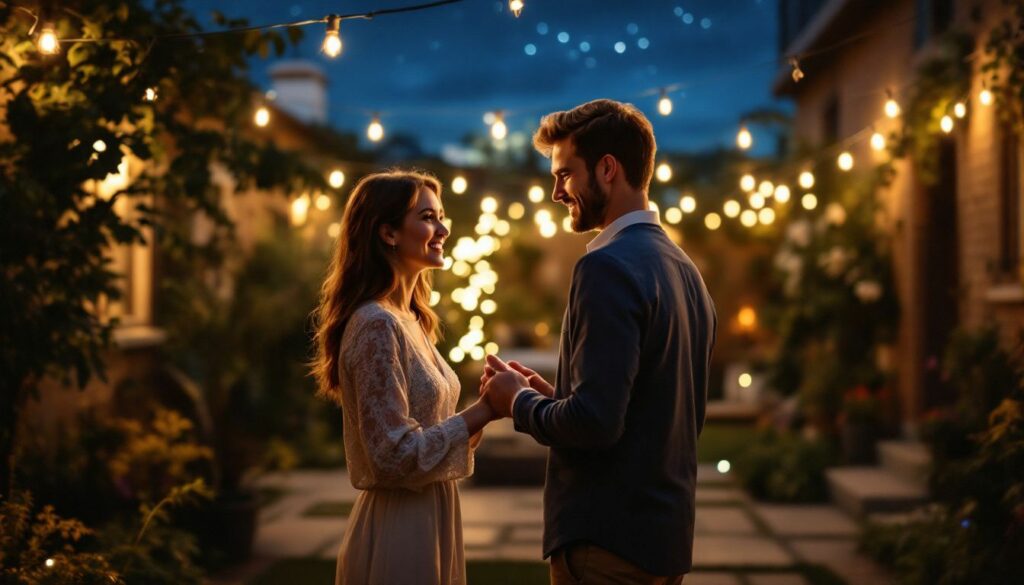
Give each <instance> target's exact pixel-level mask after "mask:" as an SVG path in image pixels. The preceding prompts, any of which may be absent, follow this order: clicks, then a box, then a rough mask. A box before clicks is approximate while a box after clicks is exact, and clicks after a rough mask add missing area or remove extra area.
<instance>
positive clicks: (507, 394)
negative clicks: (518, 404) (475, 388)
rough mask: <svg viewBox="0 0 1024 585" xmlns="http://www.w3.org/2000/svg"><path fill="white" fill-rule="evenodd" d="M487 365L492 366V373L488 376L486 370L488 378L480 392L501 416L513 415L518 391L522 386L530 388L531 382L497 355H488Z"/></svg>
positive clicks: (485, 375) (485, 374)
mask: <svg viewBox="0 0 1024 585" xmlns="http://www.w3.org/2000/svg"><path fill="white" fill-rule="evenodd" d="M487 366H488V367H490V368H491V370H492V375H491V376H489V377H488V375H487V372H486V370H485V372H484V377H485V378H488V379H487V381H486V383H484V384H483V385H482V386H481V387H480V392H481V394H483V397H484V399H486V400H487V402H488V403H489V404H490V405H491V408H493V409H494V411H495V412H496V413H497V414H498V415H499V416H502V417H508V416H512V401H513V400H514V399H515V397H516V393H518V392H519V390H520V389H522V388H528V387H529V386H530V382H529V380H527V379H526V376H524V375H523V374H521V373H519V372H518V371H516V370H513V369H512V368H510V367H509V366H508V364H506V363H505V362H503V361H501V360H500V359H498V357H497V356H493V355H489V356H487ZM481 380H483V379H481Z"/></svg>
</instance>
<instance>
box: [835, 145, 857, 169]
mask: <svg viewBox="0 0 1024 585" xmlns="http://www.w3.org/2000/svg"><path fill="white" fill-rule="evenodd" d="M836 164H837V165H839V169H840V170H842V171H849V170H850V169H852V168H853V155H852V154H850V151H848V150H844V151H843V152H842V154H840V155H839V158H837V159H836Z"/></svg>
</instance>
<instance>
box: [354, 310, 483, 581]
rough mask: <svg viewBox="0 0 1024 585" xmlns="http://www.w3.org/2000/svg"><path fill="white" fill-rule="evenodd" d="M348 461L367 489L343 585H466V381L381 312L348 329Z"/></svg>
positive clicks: (360, 313)
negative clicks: (462, 400) (462, 488)
mask: <svg viewBox="0 0 1024 585" xmlns="http://www.w3.org/2000/svg"><path fill="white" fill-rule="evenodd" d="M340 378H341V380H340V382H341V394H342V396H341V397H342V413H343V416H344V422H345V455H346V460H347V463H348V470H349V476H350V478H351V480H352V485H353V486H354V487H356V488H357V489H359V490H361V492H360V494H359V496H358V497H357V498H356V502H355V505H354V506H353V508H352V513H351V514H350V516H349V520H348V527H347V528H346V530H345V537H344V539H343V540H342V543H341V549H340V550H339V552H338V567H337V575H336V578H335V583H336V585H371V584H373V585H377V584H388V585H403V584H409V585H431V584H436V585H442V584H455V585H464V584H465V583H466V561H465V554H464V551H463V545H462V515H461V509H460V505H459V490H458V485H457V480H458V479H461V478H464V477H467V476H469V475H470V474H472V472H473V454H472V449H470V447H469V436H468V432H467V429H466V424H465V421H464V420H463V419H462V417H460V416H458V415H456V414H455V408H456V405H457V403H458V399H459V391H460V385H459V379H458V377H457V376H456V374H455V372H454V371H452V369H451V367H450V366H448V364H447V363H445V361H444V359H443V358H442V357H441V355H440V354H439V353H438V352H437V350H436V348H434V346H433V345H432V344H431V343H430V342H429V341H428V340H427V337H426V335H425V333H424V332H423V329H422V328H421V327H420V325H419V323H418V322H417V321H415V320H409V319H404V318H402V317H401V316H399V315H397V314H395V313H393V312H391V311H389V310H387V309H386V308H384V307H383V306H382V305H380V304H378V303H367V304H365V305H363V306H362V307H360V308H359V309H358V310H357V311H356V312H355V314H354V315H353V316H352V318H351V320H350V321H349V323H348V324H347V325H346V327H345V333H344V335H343V336H342V343H341V366H340Z"/></svg>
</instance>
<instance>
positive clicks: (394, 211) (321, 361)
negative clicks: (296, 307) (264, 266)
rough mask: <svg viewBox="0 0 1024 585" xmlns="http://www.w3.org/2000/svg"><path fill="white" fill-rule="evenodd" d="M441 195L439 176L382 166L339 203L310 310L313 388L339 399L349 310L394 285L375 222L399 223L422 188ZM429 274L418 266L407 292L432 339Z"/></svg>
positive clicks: (435, 328)
mask: <svg viewBox="0 0 1024 585" xmlns="http://www.w3.org/2000/svg"><path fill="white" fill-rule="evenodd" d="M424 187H426V188H428V189H430V190H432V191H433V192H434V193H435V194H437V196H438V197H440V196H441V184H440V182H439V181H438V180H437V179H435V178H434V177H431V176H429V175H426V174H423V173H418V172H411V171H388V172H383V173H375V174H372V175H367V176H365V177H363V178H362V179H361V180H360V181H359V183H358V184H356V186H355V188H354V189H353V190H352V195H351V196H350V198H349V200H348V204H347V205H346V206H345V214H344V217H343V218H342V223H341V233H340V234H339V236H338V245H337V247H336V248H335V251H334V259H333V260H332V261H331V265H330V268H328V271H327V278H326V279H325V280H324V284H323V286H322V287H321V289H320V305H319V307H318V308H317V309H316V311H315V313H314V317H315V328H316V333H315V336H314V340H315V343H316V357H315V358H314V360H313V362H312V364H311V366H312V370H313V376H315V377H316V380H317V386H318V388H317V394H318V395H319V396H321V397H324V398H327V399H329V400H332V401H334V402H337V403H338V404H340V403H341V382H340V380H339V376H338V374H339V362H340V360H341V355H340V352H341V338H342V335H343V334H344V333H345V326H346V325H347V324H348V321H349V319H351V318H352V314H353V313H354V312H355V311H356V309H358V308H359V307H360V306H361V305H363V304H364V303H366V302H368V301H374V300H378V299H381V298H383V297H385V296H387V295H388V294H390V293H391V292H392V291H394V289H395V286H396V284H397V283H396V279H395V271H394V268H393V267H392V265H391V262H390V260H389V258H388V257H389V255H390V254H391V252H390V251H389V250H388V247H387V245H386V244H385V243H384V241H383V240H382V239H381V237H380V226H382V225H385V224H386V225H389V226H392V227H394V228H396V229H399V228H401V226H402V223H403V221H404V219H405V214H406V213H407V212H408V211H409V210H410V209H412V208H413V206H415V205H416V200H417V194H418V193H419V192H420V190H421V189H422V188H424ZM431 285H432V279H431V276H430V271H426V270H425V271H423V272H421V273H420V276H419V277H418V278H417V280H416V284H415V286H414V287H413V294H412V307H411V308H412V311H413V312H414V313H415V314H416V316H417V317H418V319H419V322H420V325H421V326H422V327H423V330H424V331H425V332H426V333H427V335H428V336H429V337H430V339H431V340H432V341H434V342H436V341H437V337H438V318H437V314H435V313H434V311H433V310H431V308H430V291H431Z"/></svg>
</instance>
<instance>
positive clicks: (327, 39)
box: [322, 14, 342, 59]
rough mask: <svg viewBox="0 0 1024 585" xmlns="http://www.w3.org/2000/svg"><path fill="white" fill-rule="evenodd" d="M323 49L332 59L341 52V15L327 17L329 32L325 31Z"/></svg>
mask: <svg viewBox="0 0 1024 585" xmlns="http://www.w3.org/2000/svg"><path fill="white" fill-rule="evenodd" d="M322 49H323V52H324V54H325V55H327V56H328V57H330V58H331V59H333V58H335V57H337V56H338V55H340V54H341V49H342V44H341V17H340V16H338V15H337V14H332V15H330V16H328V17H327V32H326V33H324V44H323V46H322Z"/></svg>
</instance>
